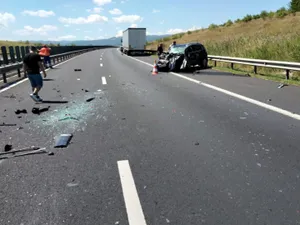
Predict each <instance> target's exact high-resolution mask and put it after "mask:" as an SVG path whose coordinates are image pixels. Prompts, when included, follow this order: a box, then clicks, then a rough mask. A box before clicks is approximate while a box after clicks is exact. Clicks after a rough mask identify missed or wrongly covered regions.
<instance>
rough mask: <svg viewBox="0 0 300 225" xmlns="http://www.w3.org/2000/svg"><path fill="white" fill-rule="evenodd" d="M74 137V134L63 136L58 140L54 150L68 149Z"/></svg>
mask: <svg viewBox="0 0 300 225" xmlns="http://www.w3.org/2000/svg"><path fill="white" fill-rule="evenodd" d="M72 137H73V134H61V135H60V137H59V138H58V139H57V140H56V143H55V146H54V148H64V147H67V146H68V145H69V143H70V141H71V139H72Z"/></svg>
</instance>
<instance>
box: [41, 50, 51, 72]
mask: <svg viewBox="0 0 300 225" xmlns="http://www.w3.org/2000/svg"><path fill="white" fill-rule="evenodd" d="M50 51H51V48H48V47H47V45H44V46H43V48H41V49H40V50H39V54H40V56H42V57H44V65H45V67H47V64H49V67H50V68H51V69H52V65H51V60H50Z"/></svg>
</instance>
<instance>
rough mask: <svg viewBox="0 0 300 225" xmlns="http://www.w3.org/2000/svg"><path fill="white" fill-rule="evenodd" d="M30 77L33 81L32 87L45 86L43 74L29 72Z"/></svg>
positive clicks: (31, 81)
mask: <svg viewBox="0 0 300 225" xmlns="http://www.w3.org/2000/svg"><path fill="white" fill-rule="evenodd" d="M28 79H29V81H30V83H31V87H33V88H36V87H39V88H41V87H43V77H42V75H41V74H28Z"/></svg>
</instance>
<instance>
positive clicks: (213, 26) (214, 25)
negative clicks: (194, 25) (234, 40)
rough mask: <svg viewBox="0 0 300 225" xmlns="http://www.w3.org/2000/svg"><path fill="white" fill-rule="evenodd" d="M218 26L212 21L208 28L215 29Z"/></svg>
mask: <svg viewBox="0 0 300 225" xmlns="http://www.w3.org/2000/svg"><path fill="white" fill-rule="evenodd" d="M217 27H218V25H217V24H214V23H212V24H211V25H209V27H208V29H210V30H212V29H215V28H217Z"/></svg>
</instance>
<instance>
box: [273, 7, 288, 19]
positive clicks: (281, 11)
mask: <svg viewBox="0 0 300 225" xmlns="http://www.w3.org/2000/svg"><path fill="white" fill-rule="evenodd" d="M288 14H289V11H288V10H287V9H286V8H285V7H282V8H280V9H278V10H277V11H276V17H278V18H283V17H285V16H287V15H288Z"/></svg>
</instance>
